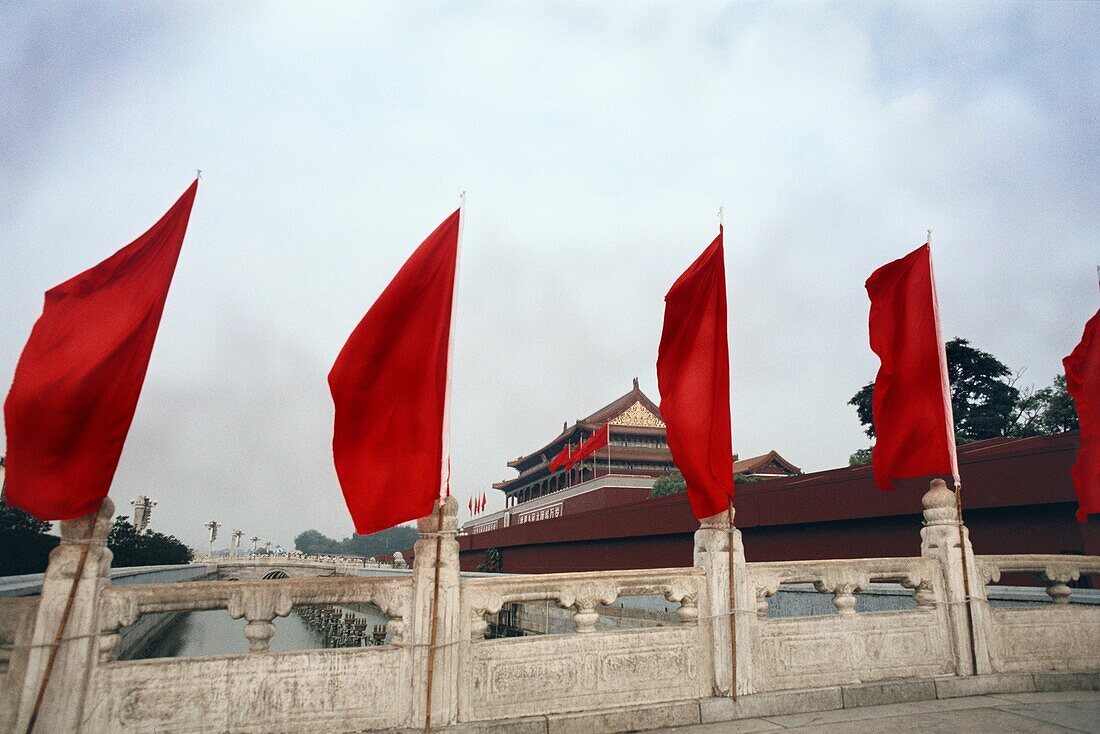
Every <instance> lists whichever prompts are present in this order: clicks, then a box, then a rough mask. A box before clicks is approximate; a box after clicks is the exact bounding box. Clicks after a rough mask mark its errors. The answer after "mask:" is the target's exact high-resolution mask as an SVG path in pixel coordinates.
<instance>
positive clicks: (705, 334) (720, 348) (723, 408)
mask: <svg viewBox="0 0 1100 734" xmlns="http://www.w3.org/2000/svg"><path fill="white" fill-rule="evenodd" d="M724 260H725V254H724V251H723V248H722V228H721V227H719V229H718V236H717V237H715V238H714V242H712V243H711V244H710V246H709V247H708V248H707V249H706V250H704V251H703V254H701V255H700V256H699V258H698V259H697V260H696V261H695V262H694V263H692V264H691V267H689V268H688V269H687V270H685V271H684V273H683V275H681V276H680V277H679V279H678V280H677V281H676V282H675V283H674V284H673V285H672V288H671V289H669V292H668V295H666V296H665V323H664V329H663V331H662V332H661V346H660V349H659V351H658V353H657V385H658V388H659V389H660V391H661V415H662V416H663V417H664V420H665V425H666V426H667V431H668V447H669V450H670V451H671V452H672V459H673V461H675V462H676V466H678V467H679V468H680V471H681V473H683V475H684V479H685V480H686V481H687V495H688V501H689V502H690V503H691V510H692V512H694V513H695V517H697V518H699V519H702V518H704V517H710V516H711V515H716V514H718V513H719V512H722V511H723V510H725V509H726V508H727V507H729V505H730V502H732V501H733V438H732V429H731V427H730V366H729V344H728V337H727V333H726V267H725V262H724Z"/></svg>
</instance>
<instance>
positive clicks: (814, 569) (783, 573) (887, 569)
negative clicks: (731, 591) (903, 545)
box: [748, 557, 943, 619]
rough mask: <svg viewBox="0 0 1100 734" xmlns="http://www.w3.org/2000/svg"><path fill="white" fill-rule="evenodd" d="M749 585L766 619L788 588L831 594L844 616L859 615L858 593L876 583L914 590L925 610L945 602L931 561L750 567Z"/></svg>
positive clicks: (846, 561)
mask: <svg viewBox="0 0 1100 734" xmlns="http://www.w3.org/2000/svg"><path fill="white" fill-rule="evenodd" d="M748 570H749V582H750V583H751V584H752V585H753V589H754V593H755V595H756V610H757V616H758V618H760V619H764V618H766V616H767V611H768V597H771V596H774V595H775V594H777V593H779V590H780V587H782V586H783V585H784V584H811V585H813V587H814V588H815V589H816V590H817V591H818V592H820V593H822V594H831V595H832V597H833V606H834V607H835V608H836V611H837V613H838V614H840V615H844V616H847V615H851V614H854V613H855V612H856V596H855V595H856V593H857V592H859V591H861V590H863V589H866V588H867V587H868V586H869V585H870V584H871V583H873V582H894V583H898V584H901V585H902V586H904V587H906V588H909V589H913V590H914V595H913V596H914V599H915V600H916V602H917V606H918V607H919V608H922V609H932V608H934V607H935V606H936V604H937V603H940V602H942V599H943V595H942V585H943V580H942V575H941V573H940V569H939V565H938V564H937V563H936V562H935V560H934V559H930V558H917V557H913V558H859V559H851V560H849V559H840V560H828V561H790V562H786V563H750V564H748Z"/></svg>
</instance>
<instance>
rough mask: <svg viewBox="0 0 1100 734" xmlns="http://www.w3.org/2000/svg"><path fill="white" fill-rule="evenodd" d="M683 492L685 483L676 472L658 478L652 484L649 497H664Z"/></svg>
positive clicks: (685, 487)
mask: <svg viewBox="0 0 1100 734" xmlns="http://www.w3.org/2000/svg"><path fill="white" fill-rule="evenodd" d="M685 491H687V482H685V481H684V477H683V476H682V475H681V474H680V473H679V472H676V473H675V474H669V475H668V476H664V477H658V478H657V481H655V482H653V489H652V490H650V492H649V496H650V497H664V496H666V495H670V494H679V493H680V492H685Z"/></svg>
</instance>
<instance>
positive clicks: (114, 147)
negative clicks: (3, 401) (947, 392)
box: [0, 2, 1100, 548]
mask: <svg viewBox="0 0 1100 734" xmlns="http://www.w3.org/2000/svg"><path fill="white" fill-rule="evenodd" d="M321 8H322V9H321V10H318V7H317V6H316V5H315V4H313V3H310V4H305V3H303V4H300V5H292V4H255V5H244V4H225V5H222V4H214V3H209V4H194V3H171V4H169V3H147V4H141V3H122V4H120V3H112V4H108V5H97V4H94V3H83V4H76V3H54V4H40V3H32V4H26V5H24V4H19V3H10V2H9V3H3V4H0V254H2V256H3V263H4V265H3V268H2V269H0V314H2V315H3V318H2V319H0V384H2V385H3V386H5V390H6V386H7V385H9V384H10V381H11V377H12V374H13V372H14V370H15V365H16V361H17V359H18V357H19V353H20V351H21V349H22V347H23V344H24V343H25V342H26V339H27V336H28V334H29V333H30V329H31V326H32V324H33V323H34V320H35V319H36V318H37V316H38V315H39V313H40V311H41V305H42V293H43V291H45V290H46V289H47V288H49V287H51V286H53V285H54V284H56V283H59V282H61V281H63V280H65V279H66V278H68V277H70V276H71V275H73V274H75V273H77V272H79V271H80V270H83V269H85V268H87V267H89V266H91V265H93V264H94V263H96V262H98V261H99V260H102V259H103V258H105V257H107V256H108V255H110V254H111V253H112V252H114V251H115V250H117V249H118V248H120V247H122V246H123V245H125V244H126V243H128V242H130V241H131V240H132V239H134V238H135V237H136V236H138V235H139V234H141V233H142V232H143V231H144V230H145V229H147V228H148V227H149V226H150V225H152V224H153V222H155V221H156V220H157V219H158V218H159V217H160V216H161V215H162V214H163V213H164V211H165V210H166V209H167V208H168V207H169V206H170V205H171V204H172V202H174V201H175V199H176V198H177V197H178V196H179V195H180V193H182V192H183V190H184V189H185V188H186V187H187V186H188V185H189V183H190V181H191V179H192V178H193V176H194V171H195V169H196V168H201V169H202V170H203V180H202V182H201V184H200V187H199V192H198V197H197V199H196V203H195V208H194V212H193V214H192V218H191V225H190V229H189V231H188V233H187V239H186V241H185V243H184V250H183V254H182V257H181V258H180V262H179V267H178V269H177V271H176V276H175V280H174V283H173V285H172V291H171V294H170V296H169V299H168V304H167V308H166V310H165V313H164V319H163V321H162V323H161V328H160V334H159V337H158V339H157V343H156V348H155V349H154V352H153V358H152V363H151V366H150V369H149V373H148V376H147V378H146V381H145V388H144V392H143V394H142V398H141V402H140V404H139V405H138V410H137V417H136V419H135V421H134V424H133V428H132V430H131V431H130V436H129V439H128V442H127V444H126V449H125V451H124V453H123V456H122V461H121V464H120V466H119V470H118V474H117V476H116V479H115V483H114V486H113V488H112V490H111V496H112V497H113V498H114V500H115V503H116V504H117V505H118V506H119V509H120V512H122V511H125V512H129V511H130V509H131V508H130V506H129V502H130V500H132V499H133V498H134V497H135V496H137V495H138V494H140V493H147V494H149V495H150V496H151V497H153V498H154V499H155V500H156V501H158V502H159V504H158V506H157V508H156V510H155V512H154V516H153V527H154V528H155V529H158V530H161V531H165V532H170V533H174V534H176V535H178V536H179V537H180V538H182V539H183V540H184V541H186V542H188V543H190V544H193V545H195V546H196V547H199V548H204V547H205V545H206V543H205V537H206V536H205V530H204V529H203V524H204V523H205V522H207V521H208V520H210V519H212V518H213V519H216V520H218V521H220V522H222V523H224V528H223V531H222V533H223V535H222V538H220V539H219V544H220V542H221V541H222V540H223V539H224V538H227V537H228V535H229V531H230V530H231V529H232V528H241V529H242V530H244V532H245V533H246V534H247V536H246V537H248V536H251V535H253V534H257V535H259V536H260V537H261V538H262V539H270V540H272V541H274V542H276V543H283V544H286V545H288V546H289V545H290V544H292V543H293V538H294V536H295V535H296V534H297V533H299V532H301V531H302V530H305V529H308V528H316V529H317V530H319V531H321V532H323V533H326V534H328V535H332V536H338V537H340V536H344V535H347V534H349V533H350V532H351V531H352V525H351V521H350V518H349V517H348V514H347V511H346V509H345V507H344V504H343V498H342V496H341V494H340V489H339V485H338V484H337V481H336V476H335V472H334V470H333V468H332V458H331V444H330V442H331V437H332V403H331V398H330V397H329V393H328V386H327V383H326V375H327V373H328V370H329V368H330V367H331V364H332V361H333V360H334V358H335V356H336V354H337V353H338V352H339V350H340V348H341V346H342V345H343V343H344V340H345V339H346V338H347V336H348V334H349V333H350V331H351V330H352V328H353V327H354V326H355V324H356V323H358V321H359V320H360V319H361V318H362V316H363V314H364V312H365V311H366V309H367V308H368V307H369V306H370V304H371V303H372V302H373V300H374V298H375V297H376V296H377V295H378V293H379V292H380V291H381V289H382V288H383V287H384V286H385V284H386V283H387V282H388V280H389V279H390V278H391V277H392V275H393V274H394V272H395V271H396V269H397V268H398V267H399V265H400V263H401V262H402V261H403V260H404V259H405V258H406V257H407V256H408V254H409V253H410V252H411V251H412V249H413V248H414V247H415V246H416V245H417V244H418V243H419V242H420V241H421V240H422V239H423V238H424V237H425V236H426V235H427V234H428V233H429V232H431V230H432V229H434V228H435V226H436V225H437V224H438V223H439V222H440V221H441V220H442V219H443V218H444V217H446V216H447V215H448V214H449V213H450V212H451V211H453V210H454V209H455V208H456V207H457V205H458V196H459V193H460V192H461V191H462V190H465V191H467V192H468V194H467V195H468V208H467V220H466V223H465V229H464V242H463V252H462V261H461V268H460V278H459V286H458V296H457V298H458V305H457V311H456V334H455V342H454V352H453V353H454V359H455V364H454V372H453V408H452V416H453V417H452V430H453V439H452V443H453V459H452V463H453V471H454V482H453V486H454V491H455V494H456V495H457V496H458V497H459V500H460V502H461V504H462V505H463V507H464V506H465V504H466V499H467V498H468V497H469V496H471V495H472V494H475V493H477V494H480V492H481V491H482V490H489V487H490V484H491V483H492V482H494V481H499V480H502V479H506V478H509V477H511V476H514V472H513V471H512V470H510V469H508V468H507V467H506V466H505V462H506V461H507V460H509V459H511V458H514V457H516V456H518V455H520V454H524V453H527V452H529V451H531V450H534V449H536V448H538V447H539V446H541V445H543V444H544V443H545V442H546V441H548V440H549V439H551V438H553V437H554V436H555V435H556V434H557V433H558V431H559V430H560V429H561V425H562V422H563V421H569V422H572V421H574V420H575V419H577V418H578V417H582V416H584V415H587V414H588V413H590V412H592V411H594V410H596V409H597V408H599V407H601V406H602V405H604V404H606V403H608V402H610V401H611V400H612V399H614V398H616V397H618V396H619V395H621V394H622V393H624V392H626V391H627V390H628V389H629V388H630V380H631V378H632V377H634V376H638V377H639V378H640V380H641V385H642V388H643V389H644V390H645V391H646V392H647V394H649V395H650V396H651V397H652V398H653V399H654V400H659V396H658V394H657V388H656V376H655V374H656V373H655V360H656V353H657V344H658V341H659V338H660V329H661V319H662V313H663V297H664V294H665V292H666V291H667V289H668V287H669V286H670V285H671V284H672V282H673V281H674V280H675V278H676V276H677V275H678V274H679V273H680V272H681V271H682V270H683V269H684V268H685V267H686V266H687V265H688V264H689V263H690V262H691V261H692V260H693V259H694V257H695V256H696V255H697V254H698V253H699V251H700V250H702V248H703V247H705V246H706V245H707V244H708V243H709V242H710V240H711V239H712V238H713V237H714V235H715V233H716V228H717V210H718V207H719V206H724V207H725V208H726V228H727V244H726V258H727V265H726V267H727V274H728V278H729V283H728V287H729V294H730V295H729V306H730V331H731V334H730V351H731V364H732V372H733V374H732V396H731V398H732V410H733V432H734V444H735V449H736V450H737V451H738V452H739V453H740V454H741V455H742V456H751V455H754V454H759V453H763V452H766V451H768V450H769V449H776V450H777V451H779V452H780V453H781V454H783V455H784V456H785V457H787V458H788V459H790V460H791V461H792V462H794V463H795V464H797V465H800V466H801V467H803V468H804V469H805V470H818V469H827V468H831V467H835V466H840V465H844V464H845V463H846V462H847V457H848V455H849V454H850V453H851V452H852V451H853V450H855V449H857V448H860V447H863V446H866V445H867V443H868V441H867V439H866V438H865V437H864V436H863V434H862V431H861V427H860V425H859V423H858V421H857V419H856V416H855V412H854V410H853V409H852V408H851V407H850V406H848V405H847V404H846V402H847V400H848V398H849V397H850V396H851V395H852V394H853V393H854V392H855V391H856V390H857V389H858V388H859V387H860V386H861V385H862V384H864V383H865V382H867V381H868V380H869V379H871V378H872V377H873V375H874V371H875V369H876V367H877V360H876V359H875V357H874V355H873V354H872V353H871V351H870V349H869V348H868V346H867V327H866V321H867V308H868V302H867V297H866V292H865V291H864V288H863V283H864V281H865V279H866V278H867V276H868V275H869V274H870V273H871V271H872V270H874V269H875V268H876V267H877V266H879V265H881V264H883V263H885V262H887V261H889V260H892V259H894V258H897V257H899V256H901V255H903V254H905V253H906V252H908V251H910V250H911V249H913V248H914V247H916V246H917V245H919V244H920V243H921V242H922V241H923V239H924V232H925V230H926V229H927V228H931V229H932V230H933V240H932V242H933V253H934V257H935V263H936V273H937V278H938V281H939V293H940V304H941V311H942V319H943V328H944V331H945V336H947V337H951V336H955V335H958V336H963V337H966V338H968V339H970V340H971V341H972V342H973V343H974V344H975V345H976V346H978V347H980V348H982V349H985V350H987V351H990V352H992V353H993V354H994V355H996V356H997V357H999V358H1000V359H1001V360H1002V361H1004V362H1005V363H1006V364H1008V365H1009V366H1010V367H1012V368H1014V369H1026V373H1025V375H1024V379H1023V383H1025V384H1026V383H1035V384H1037V385H1040V386H1041V385H1046V384H1048V383H1049V382H1050V381H1051V379H1052V378H1053V377H1054V375H1055V374H1057V373H1058V372H1060V371H1061V363H1060V360H1061V358H1062V357H1063V356H1065V355H1066V354H1068V353H1069V351H1070V350H1071V349H1072V348H1073V346H1074V345H1075V344H1076V343H1077V341H1078V339H1079V338H1080V334H1081V331H1082V328H1083V326H1084V323H1085V321H1086V320H1087V318H1088V317H1089V316H1090V315H1091V314H1092V313H1093V312H1095V310H1096V308H1097V305H1098V302H1100V297H1098V291H1097V283H1096V271H1095V265H1096V263H1097V261H1098V260H1100V245H1098V242H1100V237H1098V235H1100V226H1098V225H1100V184H1098V180H1100V177H1098V176H1097V170H1098V169H1097V164H1098V162H1100V161H1098V157H1100V135H1098V130H1097V120H1098V119H1100V103H1098V102H1100V100H1098V96H1100V53H1098V42H1097V40H1096V39H1097V38H1100V6H1098V5H1095V4H1088V3H1080V4H1074V3H1046V4H998V3H982V4H973V5H971V4H964V3H954V2H953V3H946V4H934V3H913V4H908V3H905V4H887V3H871V4H867V5H858V4H851V3H841V4H835V5H834V4H810V3H792V4H771V3H768V4H752V3H735V4H704V3H681V2H677V3H656V4H645V3H622V4H611V3H605V4H592V3H587V2H586V3H528V2H515V3H503V4H496V3H475V4H464V3H448V4H445V5H444V4H434V5H429V4H419V3H394V4H377V3H374V4H365V3H357V4H347V5H341V4H325V5H323V6H321ZM494 494H496V493H494V492H493V491H492V490H489V508H490V510H493V509H499V508H500V507H502V506H503V501H502V497H499V496H494ZM463 514H465V510H463Z"/></svg>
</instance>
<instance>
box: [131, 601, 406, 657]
mask: <svg viewBox="0 0 1100 734" xmlns="http://www.w3.org/2000/svg"><path fill="white" fill-rule="evenodd" d="M340 611H341V612H346V611H347V610H343V609H341V610H340ZM355 612H356V616H357V617H361V618H363V619H364V620H365V622H366V624H367V629H371V628H373V626H374V625H376V624H385V622H386V617H385V615H383V614H382V613H381V612H380V611H378V610H377V609H374V608H373V607H358V608H357V609H356V610H355ZM245 624H247V622H246V620H244V619H233V618H232V617H230V616H229V613H228V612H227V611H226V610H224V609H214V610H210V611H205V612H186V613H184V614H181V615H180V616H179V618H178V619H177V620H176V621H175V622H173V623H172V624H171V625H170V626H169V627H167V628H166V629H165V630H164V632H162V633H161V634H160V635H158V637H157V639H156V640H155V641H154V642H152V643H151V644H149V645H146V646H145V647H144V648H143V649H141V650H136V651H134V652H133V653H131V654H129V655H126V656H123V657H122V658H121V659H127V660H143V659H146V658H184V657H201V656H205V655H235V654H241V653H246V652H248V638H246V637H245V636H244V627H245ZM322 647H325V639H324V635H323V634H322V633H321V632H320V631H319V630H315V629H311V628H310V627H309V626H308V625H307V624H306V623H305V622H304V621H303V620H302V618H301V617H300V616H299V615H298V614H296V613H292V614H290V615H289V616H287V617H279V618H276V619H275V636H274V637H272V638H271V648H270V649H271V651H272V652H289V651H291V650H313V649H319V648H322Z"/></svg>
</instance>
